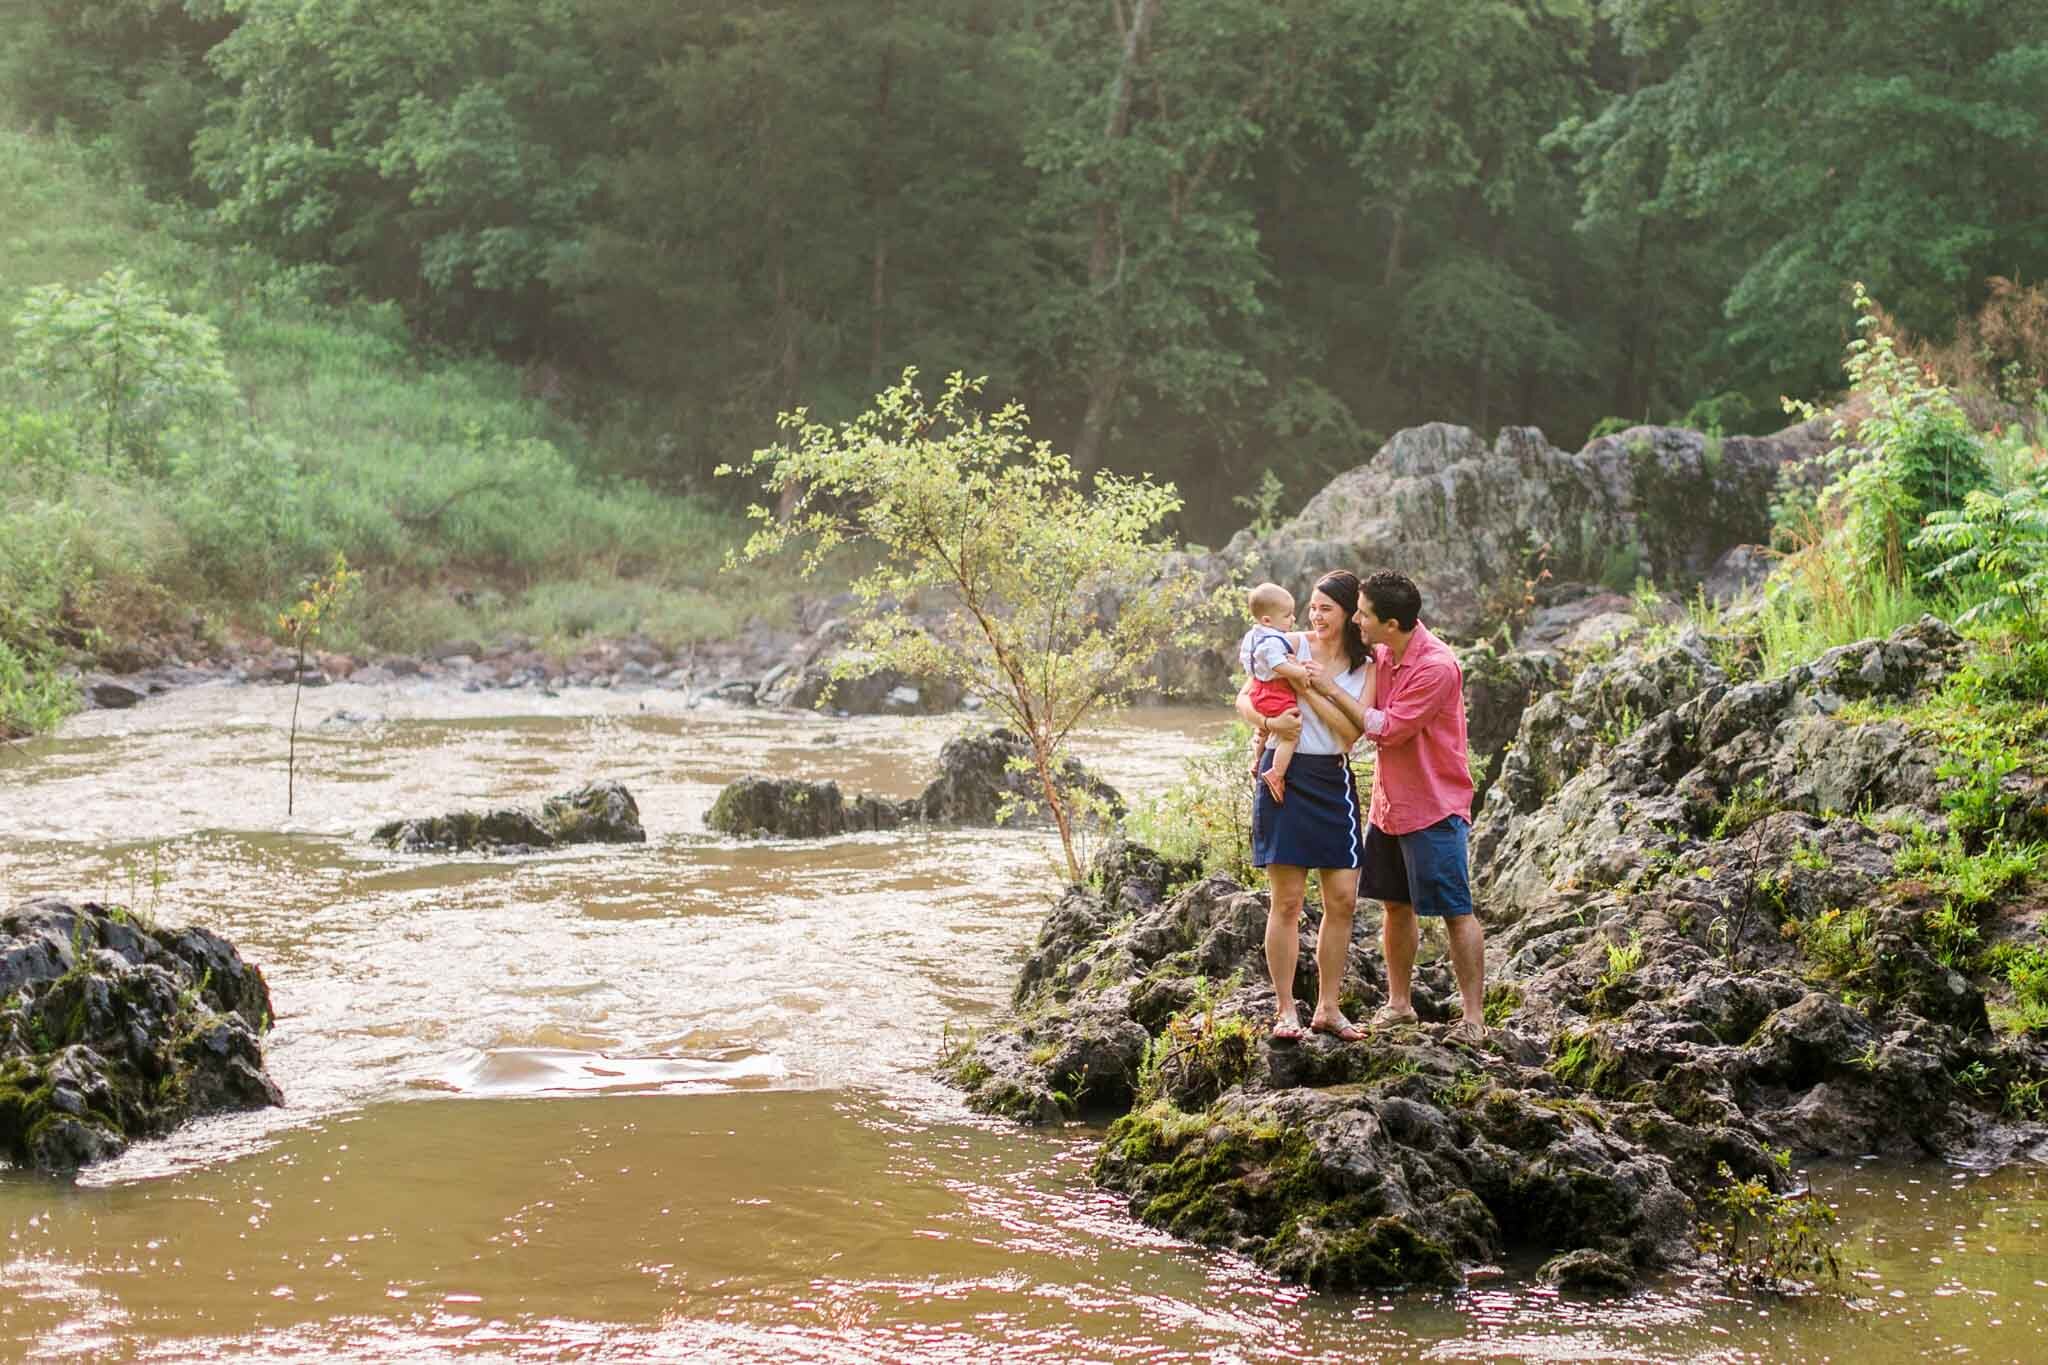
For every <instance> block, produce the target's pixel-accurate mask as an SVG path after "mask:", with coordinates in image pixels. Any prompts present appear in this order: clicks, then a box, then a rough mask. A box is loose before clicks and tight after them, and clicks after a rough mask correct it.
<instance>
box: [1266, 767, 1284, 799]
mask: <svg viewBox="0 0 2048 1365" xmlns="http://www.w3.org/2000/svg"><path fill="white" fill-rule="evenodd" d="M1259 776H1261V777H1263V778H1264V779H1265V780H1266V790H1267V791H1269V792H1271V793H1272V794H1273V804H1274V805H1276V806H1278V805H1281V804H1283V803H1284V802H1285V801H1286V800H1287V797H1286V796H1285V795H1284V793H1285V792H1286V790H1287V774H1285V773H1276V772H1274V771H1273V770H1272V769H1271V768H1268V769H1266V771H1265V772H1263V773H1261V774H1259Z"/></svg>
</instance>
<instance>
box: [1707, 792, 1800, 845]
mask: <svg viewBox="0 0 2048 1365" xmlns="http://www.w3.org/2000/svg"><path fill="white" fill-rule="evenodd" d="M1783 809H1784V804H1783V803H1782V802H1780V801H1779V800H1778V799H1777V798H1776V797H1774V796H1772V795H1771V793H1770V789H1769V788H1768V787H1767V786H1766V785H1765V784H1764V780H1763V779H1762V778H1760V777H1758V778H1752V779H1751V780H1750V781H1748V782H1745V783H1743V784H1742V785H1741V786H1740V787H1737V788H1736V789H1735V790H1734V791H1733V792H1731V793H1729V796H1728V803H1727V804H1726V805H1724V806H1722V807H1721V810H1720V813H1719V814H1718V815H1716V816H1715V817H1714V827H1713V829H1712V830H1711V831H1710V832H1709V834H1708V836H1707V837H1708V838H1710V839H1733V838H1734V837H1735V836H1736V835H1738V834H1741V833H1743V832H1744V831H1746V830H1748V829H1749V827H1750V826H1752V825H1755V824H1757V823H1759V822H1760V821H1762V820H1763V819H1765V818H1766V817H1767V816H1771V815H1775V814H1777V813H1778V812H1779V811H1781V810H1783Z"/></svg>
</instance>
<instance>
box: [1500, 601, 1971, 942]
mask: <svg viewBox="0 0 2048 1365" xmlns="http://www.w3.org/2000/svg"><path fill="white" fill-rule="evenodd" d="M1962 652H1963V642H1962V639H1961V637H1959V636H1958V635H1956V633H1955V632H1954V631H1953V630H1952V629H1950V628H1949V627H1948V626H1947V625H1945V624H1943V623H1942V622H1941V621H1939V620H1936V619H1935V618H1933V617H1925V618H1922V620H1921V621H1920V622H1919V623H1917V624H1915V625H1912V626H1907V627H1904V628H1902V629H1900V630H1899V631H1897V632H1895V633H1894V634H1893V635H1892V636H1891V638H1890V639H1888V640H1869V641H1861V642H1858V643H1856V644H1851V645H1844V646H1841V647H1839V648H1837V649H1831V650H1829V651H1827V652H1826V653H1825V654H1823V655H1821V656H1820V657H1819V658H1818V659H1816V660H1814V661H1813V662H1812V663H1809V664H1801V665H1799V666H1797V667H1794V668H1793V669H1791V670H1790V671H1789V672H1787V673H1786V674H1785V675H1784V676H1782V677H1778V678H1773V679H1770V680H1768V681H1758V682H1746V683H1741V684H1733V683H1731V682H1730V681H1729V679H1728V678H1727V676H1726V674H1725V673H1724V672H1723V671H1722V670H1721V669H1720V667H1719V666H1718V665H1716V664H1715V663H1714V661H1713V658H1712V657H1711V652H1710V650H1709V649H1708V647H1707V645H1706V643H1705V642H1704V641H1703V640H1702V638H1701V637H1700V636H1699V635H1698V634H1697V633H1696V632H1687V633H1686V634H1685V635H1683V636H1681V637H1680V639H1679V640H1678V641H1677V642H1676V643H1675V644H1672V645H1669V646H1666V647H1665V648H1663V649H1661V650H1658V651H1655V652H1653V653H1649V654H1645V653H1644V652H1642V651H1640V650H1637V649H1628V650H1625V651H1624V652H1623V653H1622V654H1620V655H1619V656H1617V657H1616V658H1615V659H1613V660H1611V661H1609V662H1607V663H1604V664H1596V665H1593V666H1591V667H1589V668H1586V669H1584V670H1583V671H1582V672H1580V674H1579V675H1578V676H1577V677H1576V678H1575V679H1574V680H1573V682H1572V687H1571V690H1570V692H1569V693H1563V692H1554V693H1551V694H1550V695H1548V696H1546V697H1544V698H1542V699H1541V700H1539V701H1538V702H1536V703H1535V704H1534V705H1532V706H1530V707H1529V709H1528V710H1527V711H1526V712H1525V713H1524V715H1523V717H1522V724H1521V728H1520V731H1519V733H1518V734H1517V737H1516V740H1515V744H1514V747H1513V748H1512V749H1511V750H1510V751H1509V752H1508V753H1507V755H1506V757H1505V758H1504V760H1503V762H1502V764H1501V772H1500V777H1499V780H1498V781H1497V782H1496V783H1495V784H1494V788H1493V790H1492V791H1491V792H1489V794H1488V797H1487V801H1486V804H1485V806H1484V808H1483V809H1482V810H1481V811H1480V813H1479V818H1478V819H1477V820H1476V821H1475V822H1474V826H1473V831H1472V849H1473V870H1474V886H1475V890H1476V891H1478V893H1479V894H1480V895H1481V896H1482V897H1483V898H1484V901H1485V903H1486V905H1487V907H1488V914H1489V917H1490V918H1492V919H1494V920H1496V921H1498V922H1506V921H1509V920H1513V919H1515V918H1517V917H1519V916H1520V915H1522V914H1523V913H1525V912H1526V911H1527V910H1528V909H1529V908H1530V907H1531V906H1532V905H1534V904H1536V903H1537V902H1539V901H1540V900H1541V899H1542V898H1543V897H1545V896H1546V895H1548V894H1550V893H1551V892H1552V891H1553V890H1554V889H1557V888H1560V887H1565V886H1573V887H1581V888H1583V887H1599V886H1616V885H1620V884H1622V883H1623V882H1625V881H1626V880H1627V879H1628V878H1629V876H1630V875H1631V874H1632V873H1634V872H1636V871H1638V870H1640V869H1641V868H1643V867H1645V866H1647V865H1648V864H1649V863H1650V861H1651V860H1652V859H1654V858H1656V857H1660V856H1662V857H1670V856H1673V850H1674V849H1676V848H1678V847H1679V846H1680V845H1681V844H1682V843H1683V842H1684V841H1686V840H1688V839H1698V838H1700V837H1701V836H1704V835H1707V834H1709V833H1711V831H1712V829H1713V827H1714V826H1715V824H1716V823H1717V822H1718V821H1720V819H1721V817H1722V815H1723V813H1724V812H1725V810H1726V808H1727V806H1728V804H1729V802H1730V801H1731V800H1732V799H1734V798H1735V797H1736V796H1737V795H1738V794H1739V790H1740V789H1749V788H1754V789H1755V790H1756V791H1757V793H1758V795H1759V799H1768V800H1769V801H1771V802H1772V803H1774V804H1775V805H1777V806H1781V807H1784V808H1789V809H1796V810H1803V811H1807V812H1809V813H1813V814H1820V813H1822V812H1836V813H1842V812H1852V811H1858V810H1863V811H1869V812H1877V813H1883V812H1887V811H1891V812H1895V813H1897V814H1899V815H1900V816H1902V817H1907V818H1914V819H1922V820H1927V821H1939V820H1940V818H1941V817H1940V814H1939V809H1940V803H1939V783H1937V781H1936V780H1935V777H1934V768H1935V765H1936V761H1937V759H1936V756H1935V754H1934V753H1933V751H1932V749H1931V748H1930V747H1929V746H1928V744H1927V743H1926V742H1925V741H1922V740H1919V739H1916V738H1915V737H1914V736H1912V735H1911V734H1909V733H1908V732H1907V731H1906V730H1905V729H1904V727H1902V726H1900V725H1899V724H1898V723H1897V722H1892V721H1879V722H1875V723H1872V724H1867V725H1865V724H1857V725H1847V724H1843V723H1841V722H1838V721H1836V720H1835V719H1833V716H1834V714H1835V712H1837V711H1839V710H1840V709H1841V708H1842V706H1843V705H1844V704H1845V703H1846V702H1849V701H1852V700H1857V699H1867V698H1885V699H1890V700H1893V701H1903V700H1905V699H1907V698H1909V697H1912V696H1915V695H1920V694H1924V693H1925V692H1926V691H1928V690H1930V689H1931V688H1933V687H1934V686H1936V685H1938V684H1939V683H1940V681H1941V680H1942V679H1943V678H1944V677H1946V676H1947V674H1948V673H1949V672H1950V671H1951V670H1952V669H1953V668H1954V667H1956V665H1957V664H1958V663H1959V662H1960V660H1961V657H1962ZM1601 756H1604V757H1603V760H1602V761H1600V762H1597V763H1596V762H1594V761H1593V760H1594V759H1595V758H1596V757H1601Z"/></svg>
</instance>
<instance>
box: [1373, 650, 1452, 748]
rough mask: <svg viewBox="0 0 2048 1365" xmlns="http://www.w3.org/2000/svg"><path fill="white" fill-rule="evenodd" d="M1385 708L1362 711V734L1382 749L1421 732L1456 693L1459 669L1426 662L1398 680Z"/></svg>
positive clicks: (1400, 742)
mask: <svg viewBox="0 0 2048 1365" xmlns="http://www.w3.org/2000/svg"><path fill="white" fill-rule="evenodd" d="M1392 691H1393V692H1394V695H1393V696H1392V697H1390V698H1388V700H1387V705H1386V707H1385V709H1380V708H1378V707H1375V708H1373V709H1371V710H1368V711H1367V712H1366V713H1365V737H1366V738H1367V739H1369V740H1371V741H1372V742H1373V743H1375V744H1377V745H1379V746H1380V747H1382V748H1385V747H1387V746H1389V745H1395V744H1406V743H1407V742H1408V741H1409V740H1411V739H1414V738H1415V736H1417V735H1418V734H1420V733H1422V730H1423V728H1424V727H1425V726H1427V725H1428V724H1429V722H1430V720H1431V718H1433V717H1434V716H1435V715H1436V714H1437V713H1438V712H1440V711H1442V710H1443V709H1444V707H1446V706H1448V705H1449V704H1450V703H1451V700H1452V699H1453V698H1454V697H1456V696H1457V695H1458V671H1457V670H1456V669H1455V668H1449V667H1446V666H1444V665H1442V664H1438V663H1430V664H1425V665H1423V666H1422V667H1421V668H1419V669H1417V670H1416V673H1415V676H1413V677H1410V678H1403V679H1401V682H1400V684H1399V685H1398V686H1397V687H1395V688H1393V689H1392Z"/></svg>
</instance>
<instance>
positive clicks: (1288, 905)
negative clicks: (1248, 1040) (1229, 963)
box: [1266, 864, 1308, 1037]
mask: <svg viewBox="0 0 2048 1365" xmlns="http://www.w3.org/2000/svg"><path fill="white" fill-rule="evenodd" d="M1266 881H1267V882H1268V883H1269V884H1270V885H1271V886H1272V888H1273V895H1272V899H1271V901H1269V902H1268V904H1267V908H1266V970H1267V971H1268V972H1270V973H1271V974H1272V977H1273V1025H1274V1028H1275V1030H1276V1031H1278V1032H1279V1033H1280V1034H1282V1035H1285V1034H1289V1033H1291V1034H1294V1035H1295V1036H1297V1037H1298V1036H1299V1035H1300V1030H1301V1016H1300V1015H1298V1014H1296V1013H1295V1012H1294V966H1295V962H1296V961H1297V960H1298V959H1299V958H1300V956H1301V900H1302V896H1303V894H1304V893H1305V892H1306V891H1307V890H1308V869H1307V868H1302V867H1285V866H1281V865H1278V864H1276V865H1274V866H1272V867H1269V868H1267V869H1266Z"/></svg>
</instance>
